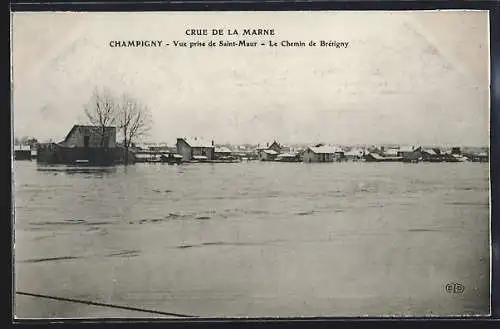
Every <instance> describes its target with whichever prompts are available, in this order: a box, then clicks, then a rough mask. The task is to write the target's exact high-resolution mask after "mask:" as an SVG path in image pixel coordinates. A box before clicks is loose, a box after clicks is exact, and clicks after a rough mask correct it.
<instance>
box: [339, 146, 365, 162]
mask: <svg viewBox="0 0 500 329" xmlns="http://www.w3.org/2000/svg"><path fill="white" fill-rule="evenodd" d="M364 155H365V151H364V150H362V149H357V148H355V149H351V150H349V151H347V152H344V156H345V157H346V159H347V160H351V161H358V160H361V159H363V156H364Z"/></svg>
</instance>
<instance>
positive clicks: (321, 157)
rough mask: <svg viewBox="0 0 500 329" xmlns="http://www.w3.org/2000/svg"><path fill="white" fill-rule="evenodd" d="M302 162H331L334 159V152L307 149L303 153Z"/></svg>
mask: <svg viewBox="0 0 500 329" xmlns="http://www.w3.org/2000/svg"><path fill="white" fill-rule="evenodd" d="M303 159H304V162H333V161H335V154H331V153H314V152H313V151H311V150H307V151H306V152H304V155H303Z"/></svg>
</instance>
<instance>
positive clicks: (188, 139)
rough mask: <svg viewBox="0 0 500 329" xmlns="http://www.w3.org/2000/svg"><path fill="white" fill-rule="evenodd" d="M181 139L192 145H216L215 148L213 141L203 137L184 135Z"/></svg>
mask: <svg viewBox="0 0 500 329" xmlns="http://www.w3.org/2000/svg"><path fill="white" fill-rule="evenodd" d="M179 139H182V140H184V142H186V143H187V144H188V145H189V146H191V147H214V148H215V146H214V145H212V142H209V141H207V140H204V139H203V138H199V137H184V138H179Z"/></svg>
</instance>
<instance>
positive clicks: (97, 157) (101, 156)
mask: <svg viewBox="0 0 500 329" xmlns="http://www.w3.org/2000/svg"><path fill="white" fill-rule="evenodd" d="M122 158H123V149H122V148H120V147H117V145H116V128H115V127H99V126H83V125H74V126H73V128H71V130H70V131H69V133H68V134H67V135H66V138H65V139H64V140H63V141H62V142H59V143H48V144H39V145H38V147H37V161H38V162H41V163H49V164H76V165H96V166H101V165H113V164H116V163H117V162H120V159H122Z"/></svg>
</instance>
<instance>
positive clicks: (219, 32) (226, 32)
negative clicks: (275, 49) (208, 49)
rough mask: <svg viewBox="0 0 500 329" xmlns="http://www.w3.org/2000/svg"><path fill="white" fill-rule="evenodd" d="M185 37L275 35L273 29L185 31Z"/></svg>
mask: <svg viewBox="0 0 500 329" xmlns="http://www.w3.org/2000/svg"><path fill="white" fill-rule="evenodd" d="M185 34H186V35H189V36H197V35H243V36H251V35H256V36H264V35H275V32H274V29H242V30H238V29H227V30H224V29H211V30H210V29H186V31H185Z"/></svg>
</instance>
